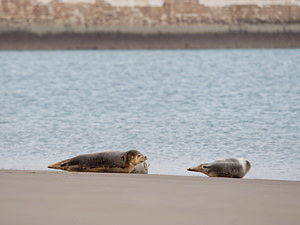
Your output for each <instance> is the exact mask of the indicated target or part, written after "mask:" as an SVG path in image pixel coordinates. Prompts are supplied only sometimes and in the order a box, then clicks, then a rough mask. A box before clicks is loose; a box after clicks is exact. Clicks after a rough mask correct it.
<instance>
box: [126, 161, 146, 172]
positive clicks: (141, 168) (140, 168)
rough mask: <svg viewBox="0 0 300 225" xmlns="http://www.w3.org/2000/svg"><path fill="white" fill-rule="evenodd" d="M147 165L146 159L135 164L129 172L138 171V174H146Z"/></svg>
mask: <svg viewBox="0 0 300 225" xmlns="http://www.w3.org/2000/svg"><path fill="white" fill-rule="evenodd" d="M148 166H149V164H148V163H147V161H145V162H142V163H140V164H137V165H136V166H135V167H134V168H133V170H132V171H131V172H130V173H140V174H148Z"/></svg>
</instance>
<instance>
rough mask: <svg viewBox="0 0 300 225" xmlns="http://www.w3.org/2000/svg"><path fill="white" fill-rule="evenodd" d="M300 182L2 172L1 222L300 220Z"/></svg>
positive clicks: (114, 222)
mask: <svg viewBox="0 0 300 225" xmlns="http://www.w3.org/2000/svg"><path fill="white" fill-rule="evenodd" d="M299 209H300V181H274V180H251V179H228V178H227V179H226V178H208V177H187V176H166V175H140V174H96V173H95V174H91V173H67V172H56V171H49V172H48V171H5V170H4V171H0V212H1V214H0V223H1V224H4V225H10V224H14V225H18V224H22V225H26V224H28V225H29V224H30V225H35V224H39V225H40V224H43V225H47V224H51V225H52V224H57V223H59V224H143V225H145V224H173V225H174V224H202V223H204V224H206V225H207V224H222V225H224V224H244V225H247V224H251V225H253V224H272V225H275V224H280V225H281V224H289V225H291V224H299V222H300V213H299Z"/></svg>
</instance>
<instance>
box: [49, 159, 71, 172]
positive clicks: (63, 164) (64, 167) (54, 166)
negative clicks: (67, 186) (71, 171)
mask: <svg viewBox="0 0 300 225" xmlns="http://www.w3.org/2000/svg"><path fill="white" fill-rule="evenodd" d="M68 161H69V159H66V160H63V161H60V162H58V163H54V164H51V165H49V166H48V168H50V169H57V170H68V165H67V162H68Z"/></svg>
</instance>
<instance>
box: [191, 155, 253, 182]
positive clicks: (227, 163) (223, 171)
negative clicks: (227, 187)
mask: <svg viewBox="0 0 300 225" xmlns="http://www.w3.org/2000/svg"><path fill="white" fill-rule="evenodd" d="M250 168H251V164H250V162H249V161H248V160H246V159H236V158H227V159H220V160H216V161H213V162H209V163H203V164H200V165H199V166H195V167H191V168H188V169H187V170H188V171H195V172H201V173H204V174H206V175H207V176H209V177H230V178H243V177H244V176H245V175H246V173H248V172H249V170H250Z"/></svg>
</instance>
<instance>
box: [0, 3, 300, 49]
mask: <svg viewBox="0 0 300 225" xmlns="http://www.w3.org/2000/svg"><path fill="white" fill-rule="evenodd" d="M274 47H280V48H299V47H300V0H0V49H113V48H118V49H157V48H160V49H166V48H168V49H182V48H274Z"/></svg>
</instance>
